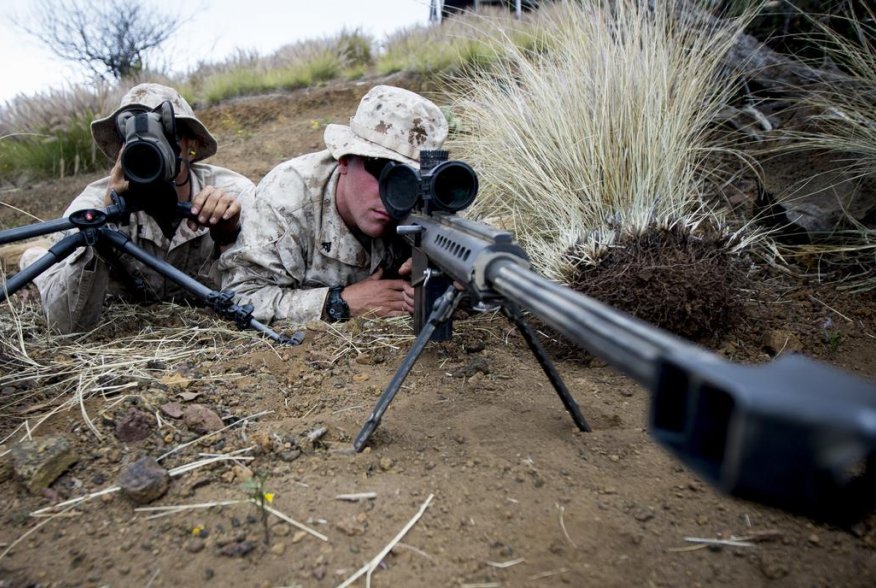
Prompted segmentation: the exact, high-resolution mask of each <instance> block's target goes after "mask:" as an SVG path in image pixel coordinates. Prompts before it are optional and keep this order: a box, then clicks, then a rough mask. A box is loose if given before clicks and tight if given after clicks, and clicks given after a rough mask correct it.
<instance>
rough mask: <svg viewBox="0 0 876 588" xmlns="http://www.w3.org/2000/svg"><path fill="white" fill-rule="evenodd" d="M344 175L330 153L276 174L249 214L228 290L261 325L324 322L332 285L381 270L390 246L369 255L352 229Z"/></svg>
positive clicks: (229, 270) (379, 245)
mask: <svg viewBox="0 0 876 588" xmlns="http://www.w3.org/2000/svg"><path fill="white" fill-rule="evenodd" d="M338 175H339V173H338V162H337V160H336V159H335V158H334V157H332V155H331V153H330V152H329V151H320V152H317V153H310V154H307V155H302V156H301V157H297V158H295V159H292V160H290V161H286V162H284V163H282V164H280V165H279V166H277V167H275V168H274V169H273V170H271V172H270V173H268V175H266V176H265V177H264V179H262V181H261V182H259V185H258V188H257V190H256V198H255V202H254V203H253V205H252V206H251V207H247V208H244V210H243V213H242V216H241V224H242V227H243V229H242V231H241V233H240V236H238V238H237V241H236V242H235V244H234V245H233V246H232V247H231V248H230V249H228V250H227V251H225V253H223V254H222V257H221V258H220V262H219V268H220V270H221V271H222V272H223V273H222V288H223V289H226V290H233V291H234V292H235V293H236V294H238V298H237V301H238V304H252V305H253V307H254V308H255V310H254V312H253V316H254V317H255V318H256V319H258V320H260V321H263V322H269V321H272V320H275V319H286V320H289V321H290V322H292V323H293V324H295V325H305V324H307V323H309V322H312V321H315V320H319V319H321V318H322V312H323V306H324V305H325V299H326V296H327V295H328V289H329V288H330V287H331V286H337V285H341V286H346V285H347V284H352V283H354V282H358V281H360V280H363V279H365V278H367V277H368V276H369V275H371V274H372V273H373V272H374V271H375V270H376V269H377V267H378V265H379V263H380V261H381V260H382V258H383V255H384V251H385V248H384V245H383V242H382V241H381V240H380V239H375V240H373V241H372V243H371V247H370V248H369V249H366V248H365V246H364V245H362V243H360V242H359V240H358V239H357V238H356V237H355V235H353V233H352V232H350V230H349V229H348V228H347V226H346V225H345V224H344V221H343V219H342V218H341V216H340V214H338V211H337V208H336V206H335V188H336V187H337V184H338Z"/></svg>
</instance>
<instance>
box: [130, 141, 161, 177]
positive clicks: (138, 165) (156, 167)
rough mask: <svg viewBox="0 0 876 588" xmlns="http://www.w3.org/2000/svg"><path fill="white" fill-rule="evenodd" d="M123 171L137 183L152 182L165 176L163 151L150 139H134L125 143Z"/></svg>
mask: <svg viewBox="0 0 876 588" xmlns="http://www.w3.org/2000/svg"><path fill="white" fill-rule="evenodd" d="M122 171H124V173H125V177H126V178H128V180H130V181H132V182H135V183H137V184H151V183H152V182H154V181H157V180H161V179H163V178H164V175H165V174H164V159H163V158H162V157H161V151H160V150H159V149H158V147H157V146H155V145H154V144H152V143H149V142H148V141H133V142H130V143H128V144H127V145H125V152H124V154H123V155H122Z"/></svg>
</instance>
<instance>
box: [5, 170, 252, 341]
mask: <svg viewBox="0 0 876 588" xmlns="http://www.w3.org/2000/svg"><path fill="white" fill-rule="evenodd" d="M191 171H192V173H191V182H192V186H191V187H192V192H191V193H192V194H197V193H198V192H199V191H200V190H201V188H203V187H204V186H208V185H209V186H215V187H216V188H221V189H222V190H224V191H225V192H227V193H228V194H231V195H234V196H235V197H237V198H238V201H240V204H241V207H245V206H247V205H248V203H250V202H251V200H252V192H253V191H254V186H253V183H252V182H251V181H250V180H248V179H247V178H245V177H244V176H241V175H239V174H237V173H235V172H232V171H230V170H227V169H224V168H221V167H216V166H212V165H208V164H204V163H196V164H193V165H192V166H191ZM108 183H109V178H104V179H102V180H98V181H96V182H94V183H92V184H89V185H88V186H87V187H86V188H85V190H83V192H82V193H81V194H80V195H79V196H78V197H77V198H76V199H75V200H74V201H73V202H72V203H71V204H70V206H69V207H68V208H67V210H66V211H65V212H64V216H67V215H69V214H71V213H72V212H74V211H77V210H83V209H88V208H98V209H103V208H104V203H103V199H104V194H105V193H106V188H107V185H108ZM116 228H117V229H118V230H119V231H120V232H122V233H124V234H125V235H127V236H129V237H130V238H131V241H132V242H133V243H134V244H135V245H138V246H139V247H141V248H143V249H144V250H145V251H146V252H147V253H150V254H152V255H153V256H155V257H157V258H158V259H161V260H164V261H166V262H168V263H170V264H171V265H173V266H174V267H175V268H177V269H179V270H181V271H183V272H185V273H186V274H187V275H189V276H191V277H193V278H195V279H196V280H198V281H200V282H202V283H203V284H205V285H206V286H208V287H210V288H216V287H217V286H218V285H219V276H218V271H217V269H216V257H217V255H216V254H217V251H216V247H215V244H214V243H213V239H212V238H211V237H210V231H209V229H208V228H206V227H198V229H197V230H195V231H191V230H190V229H189V228H188V225H187V224H186V223H185V222H181V223H180V224H179V226H178V227H177V229H176V231H175V233H174V234H173V236H172V237H171V238H170V239H168V238H167V237H165V236H164V234H163V233H162V232H161V229H159V227H158V224H157V223H156V222H155V220H154V219H153V218H152V217H150V216H149V215H147V214H146V213H144V212H137V213H133V214H131V222H130V224H128V225H122V226H119V227H116ZM68 234H69V233H68ZM63 236H64V235H58V236H57V239H58V240H60V239H61V237H63ZM111 250H112V251H113V252H115V249H111ZM43 253H45V250H38V249H30V250H28V251H26V252H25V254H24V255H23V256H22V261H21V266H22V269H23V268H24V267H27V265H30V264H31V263H33V262H34V261H36V259H38V258H39V256H40V255H41V254H43ZM115 255H116V256H117V257H118V259H119V260H120V261H121V263H120V264H118V265H121V266H122V267H124V269H125V270H127V275H128V276H130V277H131V278H134V279H137V278H141V279H142V280H143V286H144V291H143V292H137V291H136V290H134V289H133V288H132V287H131V285H130V283H129V282H130V279H128V278H127V276H125V273H124V272H120V271H119V270H118V269H116V268H111V267H110V265H109V264H108V263H107V262H106V260H105V259H103V258H102V257H100V256H98V255H97V253H96V252H95V250H94V248H92V247H84V248H81V249H78V250H76V251H74V253H73V254H72V255H71V256H70V257H68V258H67V259H66V260H64V261H63V262H61V263H59V264H57V265H55V266H52V267H51V268H49V269H48V270H47V271H46V272H44V273H43V274H41V275H40V276H38V277H37V278H36V279H35V280H34V283H35V284H36V285H37V288H38V289H39V291H40V297H41V298H42V304H43V309H44V311H45V313H46V316H47V319H48V322H49V325H50V326H52V327H53V328H54V329H56V330H58V331H60V332H62V333H69V332H74V331H82V330H86V329H89V328H91V327H93V326H94V325H95V324H96V323H97V320H98V318H99V317H100V313H101V307H102V306H103V301H104V297H105V296H106V295H107V294H111V295H119V296H122V297H125V298H130V299H134V300H144V299H146V300H154V301H157V300H172V299H174V298H177V299H180V298H185V297H186V292H185V291H184V290H183V289H181V288H180V287H179V286H178V285H177V284H176V283H175V282H171V281H168V280H166V279H165V278H164V277H163V276H161V275H159V274H157V273H155V272H154V271H153V270H151V269H149V268H147V267H146V266H144V265H143V264H142V263H140V262H139V261H137V260H135V259H134V258H132V257H130V256H128V255H126V254H122V253H118V254H115Z"/></svg>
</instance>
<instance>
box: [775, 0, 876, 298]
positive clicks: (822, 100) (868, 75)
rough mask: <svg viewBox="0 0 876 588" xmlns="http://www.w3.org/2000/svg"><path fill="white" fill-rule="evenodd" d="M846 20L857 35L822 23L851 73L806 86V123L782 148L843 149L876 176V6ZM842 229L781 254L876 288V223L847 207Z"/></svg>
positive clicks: (831, 48)
mask: <svg viewBox="0 0 876 588" xmlns="http://www.w3.org/2000/svg"><path fill="white" fill-rule="evenodd" d="M862 10H863V11H865V14H856V13H855V12H854V11H852V12H851V13H850V14H851V16H850V17H849V18H848V19H847V20H845V21H843V23H844V24H846V25H847V28H848V29H849V30H851V31H853V32H854V35H852V36H849V35H843V34H840V32H838V31H836V30H834V29H832V28H830V27H829V26H828V25H826V24H824V23H822V22H816V23H815V25H816V27H817V30H818V31H819V33H818V34H817V35H816V36H815V42H817V43H819V45H820V46H821V48H822V49H823V50H824V52H825V53H826V54H827V55H828V56H829V58H830V59H831V60H832V61H833V62H834V63H835V64H837V65H838V66H839V68H840V69H841V70H842V71H843V72H844V73H845V74H847V75H846V76H845V77H842V76H834V77H835V78H836V79H835V80H833V81H832V82H831V83H829V84H827V83H824V84H818V85H814V86H813V87H809V88H805V90H806V91H805V92H803V93H802V94H801V95H800V98H799V99H798V101H797V104H796V106H797V107H799V108H800V109H801V110H802V111H804V112H806V113H807V114H808V117H807V125H806V128H805V129H803V130H785V131H782V132H781V133H780V134H781V136H782V137H783V138H784V139H785V142H784V143H783V144H782V146H781V147H780V148H779V149H778V151H780V152H785V153H787V152H801V151H810V152H827V153H832V154H835V155H836V156H837V160H838V161H842V162H844V163H845V165H846V166H847V168H848V171H849V172H850V175H851V176H852V177H853V178H854V179H855V181H864V182H869V183H870V185H873V183H874V182H876V106H874V105H876V9H874V8H871V7H867V6H863V7H862ZM837 226H838V230H836V231H834V232H832V233H831V234H829V235H818V238H817V242H813V243H811V244H806V245H804V246H801V247H784V248H782V249H781V258H782V259H784V260H785V261H789V262H792V263H793V265H794V266H795V267H796V268H801V267H802V268H803V270H804V271H806V268H807V267H808V268H809V271H808V273H809V274H810V275H814V276H815V277H816V278H817V279H818V280H819V281H828V282H836V283H838V285H839V287H840V288H843V289H849V290H852V291H860V292H863V291H867V290H872V289H873V288H876V229H874V228H873V227H872V226H865V225H864V224H862V223H861V222H859V221H857V220H855V219H854V218H852V216H851V215H850V214H847V215H846V218H845V219H843V222H841V223H838V225H837Z"/></svg>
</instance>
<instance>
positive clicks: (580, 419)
mask: <svg viewBox="0 0 876 588" xmlns="http://www.w3.org/2000/svg"><path fill="white" fill-rule="evenodd" d="M502 314H504V315H505V316H506V317H508V320H510V321H511V322H512V323H514V324H515V325H516V326H517V329H518V330H519V331H520V334H521V335H523V339H524V341H526V344H527V345H528V346H529V349H530V351H532V354H533V355H534V356H535V358H536V359H537V360H538V363H539V364H541V369H543V370H544V373H545V375H546V376H547V378H548V380H550V383H551V384H552V385H553V387H554V390H556V391H557V394H558V395H559V397H560V400H562V401H563V406H565V407H566V410H567V411H569V414H570V415H572V420H573V421H575V424H576V425H577V426H578V428H579V429H581V430H582V431H585V432H587V433H589V432H590V431H591V429H590V425H589V424H587V421H586V420H585V419H584V415H582V414H581V409H580V408H578V403H577V402H575V399H574V398H573V397H572V395H571V394H570V393H569V390H568V388H566V384H565V383H564V382H563V379H562V378H561V377H560V373H559V372H558V371H557V368H556V367H554V364H553V363H551V360H550V358H549V357H548V355H547V352H545V350H544V347H542V346H541V343H539V342H538V339H536V338H535V333H533V332H532V329H531V328H530V326H529V325H528V324H526V321H524V320H523V314H522V313H521V312H520V309H519V308H517V306H515V305H513V304H511V303H509V302H505V303H504V304H503V305H502Z"/></svg>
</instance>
